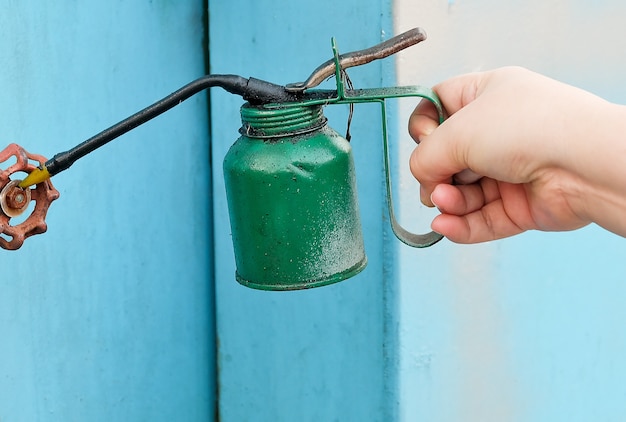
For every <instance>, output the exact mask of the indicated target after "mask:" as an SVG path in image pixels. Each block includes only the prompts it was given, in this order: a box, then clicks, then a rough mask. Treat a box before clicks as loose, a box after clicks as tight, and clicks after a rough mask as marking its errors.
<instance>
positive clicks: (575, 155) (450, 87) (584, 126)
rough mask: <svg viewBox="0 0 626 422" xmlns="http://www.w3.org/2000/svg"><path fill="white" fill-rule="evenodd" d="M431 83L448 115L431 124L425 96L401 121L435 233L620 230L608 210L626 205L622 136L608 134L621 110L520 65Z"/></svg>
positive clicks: (456, 236) (458, 236) (469, 236)
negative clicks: (432, 211)
mask: <svg viewBox="0 0 626 422" xmlns="http://www.w3.org/2000/svg"><path fill="white" fill-rule="evenodd" d="M434 90H435V92H436V93H437V94H438V95H439V97H440V99H441V101H442V103H443V105H444V108H445V109H446V110H447V111H448V113H449V114H450V117H449V118H448V120H446V121H445V122H444V123H443V124H442V125H441V126H439V127H437V113H436V111H435V110H434V107H433V106H432V104H431V103H430V102H427V101H423V102H422V103H420V104H419V105H418V107H417V108H416V109H415V111H414V112H413V114H412V115H411V118H410V121H409V133H410V134H411V136H412V137H413V138H414V139H415V140H416V141H417V142H418V143H419V146H418V147H416V149H415V151H414V152H413V154H412V155H411V160H410V167H411V171H412V173H413V175H414V176H415V177H416V178H417V179H418V181H419V182H420V185H421V188H420V196H421V199H422V202H423V203H424V204H426V205H429V206H433V205H435V206H437V208H438V209H439V210H440V211H441V215H439V216H437V217H436V218H435V219H434V220H433V222H432V229H433V230H434V231H436V232H438V233H441V234H442V235H444V236H446V237H447V238H449V239H450V240H452V241H454V242H459V243H475V242H483V241H488V240H493V239H499V238H503V237H507V236H512V235H515V234H518V233H521V232H523V231H526V230H531V229H536V230H546V231H560V230H573V229H577V228H580V227H582V226H585V225H586V224H588V223H590V222H592V221H595V222H597V223H599V224H601V225H603V226H605V227H607V228H608V229H610V230H613V231H615V232H617V233H620V234H622V235H624V234H626V225H625V223H624V222H622V221H620V220H623V219H621V218H616V216H615V214H616V210H615V207H616V206H617V207H618V208H619V207H621V208H622V211H626V188H625V183H624V182H623V181H624V180H626V173H625V171H624V170H623V168H624V165H623V163H624V162H626V161H624V160H626V143H624V142H621V140H620V139H619V138H617V137H616V136H615V130H616V126H620V125H621V126H623V124H622V123H621V122H623V121H625V120H626V119H625V116H626V114H625V112H624V110H623V107H621V106H615V105H613V104H610V103H608V102H606V101H604V100H602V99H601V98H598V97H596V96H594V95H592V94H590V93H588V92H585V91H582V90H580V89H577V88H574V87H571V86H568V85H565V84H562V83H560V82H557V81H555V80H552V79H549V78H546V77H544V76H541V75H539V74H536V73H533V72H530V71H528V70H526V69H522V68H502V69H497V70H494V71H490V72H483V73H474V74H468V75H464V76H460V77H457V78H453V79H450V80H448V81H445V82H443V83H441V84H439V85H437V86H435V87H434ZM620 130H621V127H620ZM623 133H626V128H623V130H622V131H621V134H623ZM621 134H620V137H621ZM616 144H617V146H618V148H617V149H616ZM621 145H624V146H623V147H621ZM617 151H619V154H621V155H619V154H618V155H615V154H617ZM612 152H613V153H612ZM615 178H617V180H618V181H620V182H619V183H616V179H615ZM453 181H455V182H456V184H453ZM603 213H604V214H606V213H609V216H608V217H607V216H606V215H603ZM611 213H612V214H611ZM618 217H619V215H618Z"/></svg>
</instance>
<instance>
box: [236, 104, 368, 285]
mask: <svg viewBox="0 0 626 422" xmlns="http://www.w3.org/2000/svg"><path fill="white" fill-rule="evenodd" d="M241 118H242V128H241V129H240V133H241V136H240V137H239V139H238V140H237V141H236V142H235V143H234V144H233V145H232V146H231V148H230V150H229V151H228V153H227V155H226V156H225V159H224V178H225V186H226V194H227V200H228V209H229V215H230V223H231V230H232V240H233V246H234V253H235V262H236V266H237V271H236V279H237V281H238V282H239V283H241V284H243V285H245V286H247V287H252V288H256V289H263V290H294V289H306V288H310V287H317V286H323V285H327V284H331V283H335V282H338V281H341V280H344V279H347V278H349V277H352V276H353V275H355V274H357V273H359V272H360V271H361V270H363V268H364V267H365V266H366V262H367V258H366V255H365V251H364V246H363V235H362V231H361V222H360V216H359V207H358V199H357V191H356V177H355V171H354V162H353V157H352V149H351V146H350V143H349V142H348V141H347V140H346V139H345V138H343V137H342V136H341V135H339V134H338V133H337V132H336V131H335V130H333V129H332V128H330V127H329V126H328V124H327V120H326V118H325V117H324V114H323V111H322V106H321V105H305V106H297V107H293V106H291V107H284V108H281V107H279V106H275V107H272V106H252V105H250V104H246V105H244V106H243V107H242V108H241Z"/></svg>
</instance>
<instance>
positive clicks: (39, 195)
mask: <svg viewBox="0 0 626 422" xmlns="http://www.w3.org/2000/svg"><path fill="white" fill-rule="evenodd" d="M11 157H15V160H16V161H15V163H14V164H11V165H9V167H8V168H6V169H5V170H0V247H2V248H3V249H10V250H15V249H19V248H20V247H21V246H22V244H23V243H24V240H25V239H26V238H27V237H30V236H33V235H35V234H41V233H44V232H45V231H46V230H47V228H48V226H47V225H46V221H45V218H46V214H47V212H48V207H50V203H52V201H54V200H55V199H57V198H58V197H59V192H58V191H57V190H56V189H55V188H54V186H52V183H51V182H50V179H48V180H45V181H43V182H41V183H39V184H37V185H36V186H35V187H34V188H33V189H31V188H21V187H19V183H20V181H21V179H18V178H17V177H19V176H20V173H24V175H23V176H24V177H25V176H26V175H27V174H29V173H30V172H32V171H33V170H35V168H37V166H39V165H43V164H44V163H45V161H46V159H45V158H44V157H42V156H41V155H36V154H30V153H28V152H26V150H25V149H24V148H22V147H21V146H19V145H17V144H11V145H9V146H8V147H6V148H5V149H4V150H3V151H1V152H0V165H1V164H2V163H5V162H7V161H9V160H10V159H11ZM35 163H36V164H35ZM12 176H13V178H12ZM31 201H34V202H35V206H34V208H33V207H31V206H30V203H31ZM30 209H32V211H31V213H30V215H29V216H28V217H26V219H22V218H20V220H22V221H21V222H18V223H15V221H16V220H17V217H20V216H21V215H22V214H24V213H25V212H28V211H29V210H30ZM12 219H14V220H13V221H12ZM12 223H13V224H12Z"/></svg>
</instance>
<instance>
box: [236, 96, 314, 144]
mask: <svg viewBox="0 0 626 422" xmlns="http://www.w3.org/2000/svg"><path fill="white" fill-rule="evenodd" d="M241 122H242V126H241V129H239V132H240V133H241V134H242V135H245V136H248V137H250V138H262V139H267V138H274V137H283V136H293V135H301V134H304V133H308V132H313V131H315V130H318V129H321V128H322V127H324V126H325V125H326V117H325V116H324V113H323V112H322V106H321V105H314V106H289V107H281V106H258V107H257V106H252V105H250V104H244V105H243V106H242V107H241Z"/></svg>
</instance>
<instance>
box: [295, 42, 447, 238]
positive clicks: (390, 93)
mask: <svg viewBox="0 0 626 422" xmlns="http://www.w3.org/2000/svg"><path fill="white" fill-rule="evenodd" d="M331 43H332V48H333V55H334V63H335V82H336V84H337V91H336V96H335V97H330V98H321V99H311V100H305V101H301V102H299V103H297V104H298V105H299V106H307V105H320V104H321V105H331V104H358V103H379V104H380V106H381V113H382V132H383V155H384V157H383V159H384V165H385V185H386V188H387V206H388V208H389V219H390V222H391V229H392V230H393V233H394V234H395V235H396V237H397V238H398V239H400V241H402V242H403V243H405V244H407V245H409V246H413V247H415V248H426V247H428V246H432V245H434V244H435V243H437V242H439V241H440V240H441V239H443V236H442V235H441V234H439V233H436V232H433V231H431V232H430V233H426V234H416V233H411V232H410V231H408V230H406V229H405V228H404V227H402V226H401V225H400V223H398V220H397V219H396V215H395V213H394V210H393V194H392V190H393V189H392V186H391V172H390V165H389V142H388V140H387V108H386V104H385V100H387V99H389V98H406V97H418V98H423V99H426V100H428V101H430V102H431V103H433V104H434V106H435V109H436V110H437V114H438V116H439V123H440V124H441V123H443V121H444V120H445V111H444V109H443V106H442V104H441V100H440V99H439V97H438V96H437V94H435V92H434V91H433V90H432V89H430V88H427V87H423V86H400V87H388V88H367V89H345V86H344V81H343V78H342V77H341V70H342V67H341V63H340V56H339V52H338V50H337V44H336V42H335V39H334V38H333V39H332V40H331ZM313 91H314V90H312V91H309V92H313ZM283 106H285V105H283ZM287 106H288V105H287Z"/></svg>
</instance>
